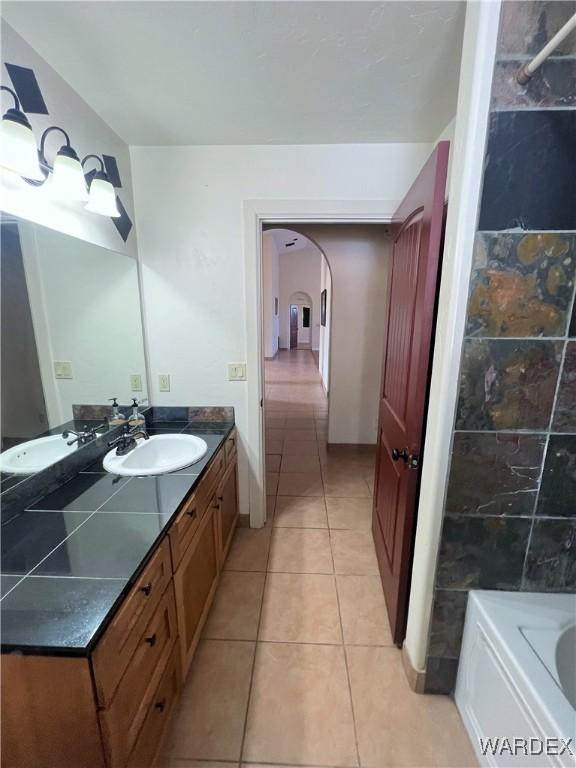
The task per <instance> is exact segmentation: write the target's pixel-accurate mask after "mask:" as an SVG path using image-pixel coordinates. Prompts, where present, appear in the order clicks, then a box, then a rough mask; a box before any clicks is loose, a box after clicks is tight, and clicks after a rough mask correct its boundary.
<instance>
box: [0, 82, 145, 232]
mask: <svg viewBox="0 0 576 768" xmlns="http://www.w3.org/2000/svg"><path fill="white" fill-rule="evenodd" d="M0 90H2V91H6V92H7V93H9V94H10V95H11V96H12V98H13V99H14V107H12V108H11V109H9V110H8V111H7V112H6V113H5V114H4V116H3V117H2V120H1V121H0V170H1V169H2V168H5V169H6V170H8V171H11V172H12V173H14V174H16V175H18V176H20V177H21V178H22V179H24V181H26V182H27V183H28V184H31V185H32V186H34V187H41V186H43V185H44V184H46V188H47V189H48V190H49V191H50V192H51V193H52V195H53V196H54V197H56V198H58V199H59V200H61V201H66V202H82V203H86V205H85V208H86V210H87V211H90V212H91V213H96V214H99V215H100V216H109V217H111V218H113V219H117V218H119V219H122V228H120V227H119V226H118V225H117V228H118V230H119V232H120V234H121V236H122V237H123V238H124V240H125V239H126V237H127V236H128V233H129V232H130V229H131V227H132V224H131V222H130V219H129V218H128V216H127V214H126V212H125V211H121V210H120V208H119V206H118V200H117V197H116V191H115V189H114V185H113V184H112V183H111V181H110V179H109V178H108V174H107V172H106V166H105V165H104V160H103V159H102V158H101V157H99V156H98V155H86V157H85V158H84V159H83V160H82V162H80V158H79V157H78V154H77V152H76V150H75V149H74V148H73V147H72V144H71V143H70V136H69V135H68V134H67V132H66V131H65V130H64V129H63V128H60V126H58V125H51V126H50V127H49V128H46V130H45V131H44V133H43V134H42V137H41V139H40V149H39V150H38V149H37V148H36V139H35V137H34V132H33V130H32V126H31V125H30V121H29V120H28V118H27V117H26V115H25V113H24V112H23V110H22V108H21V103H20V99H19V98H18V95H17V94H16V92H15V91H13V90H12V88H8V86H6V85H0ZM55 131H57V132H58V133H61V134H62V135H63V136H64V144H62V146H61V147H60V149H59V150H58V152H57V153H56V157H55V158H54V163H53V165H50V163H49V162H48V160H47V159H46V152H45V148H46V140H47V138H48V136H50V135H51V134H52V133H54V132H55ZM90 159H94V160H97V161H98V163H99V165H100V168H99V170H96V171H91V172H89V173H88V174H85V172H84V164H85V163H86V161H87V160H90ZM111 160H112V161H114V158H111ZM116 175H117V172H116ZM127 225H128V227H127V229H126V226H127ZM124 231H125V236H124V234H123V232H124Z"/></svg>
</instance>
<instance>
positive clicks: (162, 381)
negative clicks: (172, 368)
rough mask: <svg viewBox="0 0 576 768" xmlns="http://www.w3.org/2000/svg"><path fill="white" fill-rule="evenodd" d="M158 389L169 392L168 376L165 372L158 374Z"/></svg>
mask: <svg viewBox="0 0 576 768" xmlns="http://www.w3.org/2000/svg"><path fill="white" fill-rule="evenodd" d="M158 389H159V391H160V392H170V376H169V374H167V373H161V374H160V375H159V376H158Z"/></svg>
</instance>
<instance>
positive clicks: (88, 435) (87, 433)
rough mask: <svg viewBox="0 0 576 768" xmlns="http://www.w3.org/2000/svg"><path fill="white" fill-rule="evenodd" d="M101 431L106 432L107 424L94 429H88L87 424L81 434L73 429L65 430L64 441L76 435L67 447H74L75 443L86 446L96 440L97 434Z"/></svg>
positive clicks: (63, 433)
mask: <svg viewBox="0 0 576 768" xmlns="http://www.w3.org/2000/svg"><path fill="white" fill-rule="evenodd" d="M99 429H104V430H106V425H105V424H98V426H97V427H92V429H88V427H87V426H86V424H85V425H84V428H83V429H82V431H81V432H75V431H74V430H73V429H65V430H64V432H62V437H63V438H64V440H68V438H69V437H70V435H74V437H73V438H72V440H68V442H67V443H66V445H74V443H78V445H86V443H89V442H90V441H91V440H94V439H95V437H96V433H97V432H98V430H99Z"/></svg>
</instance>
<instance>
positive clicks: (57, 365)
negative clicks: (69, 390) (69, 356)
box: [54, 360, 74, 379]
mask: <svg viewBox="0 0 576 768" xmlns="http://www.w3.org/2000/svg"><path fill="white" fill-rule="evenodd" d="M54 376H55V377H56V378H57V379H73V378H74V376H73V375H72V363H70V362H68V361H67V360H54Z"/></svg>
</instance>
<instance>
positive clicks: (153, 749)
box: [127, 645, 181, 768]
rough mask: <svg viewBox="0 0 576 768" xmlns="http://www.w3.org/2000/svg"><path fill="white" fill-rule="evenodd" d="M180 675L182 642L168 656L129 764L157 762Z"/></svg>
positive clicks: (145, 766)
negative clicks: (179, 652)
mask: <svg viewBox="0 0 576 768" xmlns="http://www.w3.org/2000/svg"><path fill="white" fill-rule="evenodd" d="M180 677H181V675H180V664H179V660H178V646H177V645H176V646H174V648H173V650H172V654H171V656H170V658H169V659H168V664H167V665H166V667H165V669H164V672H163V674H162V677H161V679H160V682H159V684H158V687H157V688H156V690H155V692H154V695H153V696H152V698H151V700H150V703H149V704H148V706H147V708H146V713H145V717H144V721H143V724H142V728H141V729H140V733H139V736H138V739H137V741H136V744H135V746H134V749H133V750H132V754H131V755H130V757H129V759H128V763H127V768H149V766H151V765H152V764H153V763H154V759H155V757H156V754H157V752H158V749H159V747H160V743H161V741H162V736H163V734H164V730H165V728H166V724H167V723H168V721H169V719H170V715H171V714H172V711H173V710H174V706H175V704H176V702H177V700H178V693H179V690H180Z"/></svg>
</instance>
